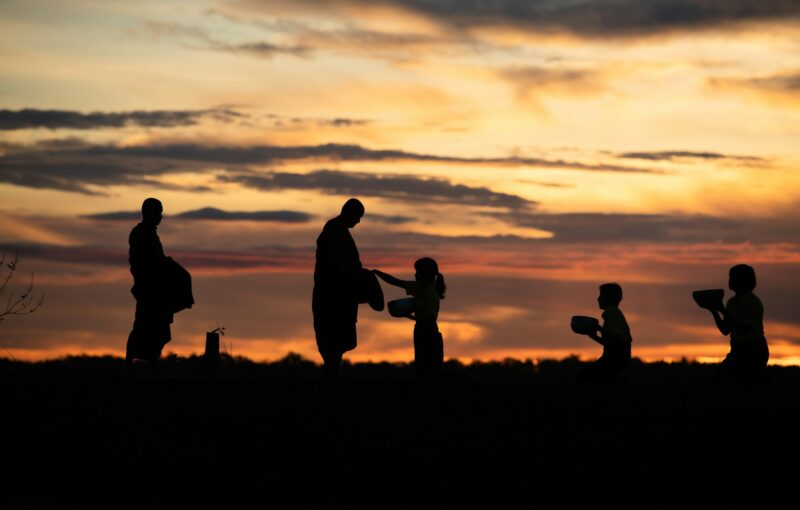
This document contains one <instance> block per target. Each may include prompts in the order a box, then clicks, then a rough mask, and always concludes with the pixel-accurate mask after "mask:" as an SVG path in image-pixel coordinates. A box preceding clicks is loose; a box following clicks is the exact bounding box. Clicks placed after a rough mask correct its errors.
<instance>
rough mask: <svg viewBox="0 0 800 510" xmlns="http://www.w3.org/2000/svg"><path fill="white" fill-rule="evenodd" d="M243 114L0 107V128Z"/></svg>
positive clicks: (227, 118) (167, 122) (178, 121)
mask: <svg viewBox="0 0 800 510" xmlns="http://www.w3.org/2000/svg"><path fill="white" fill-rule="evenodd" d="M243 116H244V115H243V114H241V113H239V112H236V111H234V110H230V109H225V108H211V109H207V110H152V111H144V110H134V111H128V112H92V113H81V112H76V111H70V110H36V109H31V108H26V109H24V110H0V131H9V130H14V129H37V128H42V129H99V128H121V127H125V126H141V127H177V126H191V125H195V124H197V123H198V121H199V120H200V119H201V118H213V119H215V120H218V121H222V122H231V121H234V120H236V119H239V118H241V117H243Z"/></svg>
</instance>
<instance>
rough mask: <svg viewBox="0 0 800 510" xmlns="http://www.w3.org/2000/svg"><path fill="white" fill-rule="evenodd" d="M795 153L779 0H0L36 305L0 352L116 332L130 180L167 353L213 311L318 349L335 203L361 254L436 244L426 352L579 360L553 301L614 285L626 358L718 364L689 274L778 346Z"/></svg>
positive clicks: (796, 276) (561, 307)
mask: <svg viewBox="0 0 800 510" xmlns="http://www.w3.org/2000/svg"><path fill="white" fill-rule="evenodd" d="M798 170H800V1H792V0H761V1H755V0H753V1H739V0H699V1H693V2H690V1H685V0H475V1H469V2H467V1H456V0H344V1H334V0H330V1H323V0H286V1H267V0H264V1H256V0H227V1H226V0H193V1H191V2H190V1H169V0H158V1H155V0H152V1H151V0H140V1H137V2H122V1H112V0H102V1H101V0H97V1H92V0H72V1H69V2H63V1H49V0H37V1H35V2H31V1H29V0H21V1H17V0H5V1H3V2H1V3H0V249H2V250H4V251H5V252H6V255H7V257H8V256H10V255H13V253H14V251H15V250H16V249H19V252H20V264H19V271H18V275H17V279H16V281H15V282H14V284H13V285H12V287H13V290H14V291H16V292H18V291H21V290H24V287H25V284H26V283H27V281H28V278H29V275H30V273H35V285H36V289H37V290H38V291H41V292H43V293H44V295H45V303H44V305H43V306H42V307H41V309H39V310H38V311H37V312H36V313H35V314H33V315H29V316H24V317H11V318H8V319H6V320H5V321H3V322H2V323H0V347H2V352H3V355H4V356H7V355H12V356H14V357H15V358H17V359H42V358H50V357H56V356H60V355H64V354H79V353H88V354H104V353H110V354H115V355H122V354H124V350H125V341H126V339H127V335H128V332H129V331H130V327H131V324H132V321H133V311H134V304H135V303H134V299H133V297H132V295H131V294H130V287H131V284H132V281H131V276H130V273H129V270H128V260H127V250H128V245H127V240H128V233H129V232H130V230H131V228H133V226H135V225H136V223H137V222H138V218H139V214H138V210H139V208H140V206H141V203H142V201H143V200H144V199H145V198H147V197H150V196H154V197H158V198H159V199H160V200H161V201H162V202H163V204H164V209H165V211H164V212H165V218H164V221H163V223H162V224H161V226H160V227H159V235H160V237H161V241H162V243H163V245H164V248H165V251H166V253H167V255H170V256H172V257H174V258H175V259H176V260H177V261H179V262H180V263H182V264H183V265H184V266H185V267H186V268H187V269H189V270H190V271H191V272H192V274H193V277H194V295H195V300H196V302H197V304H196V305H195V307H194V308H193V309H191V310H189V311H186V312H182V313H180V314H179V315H177V316H176V318H175V323H174V324H173V326H172V335H173V340H172V342H171V343H170V344H168V346H167V348H166V351H171V352H175V353H178V354H179V355H188V354H191V353H200V352H202V349H203V346H204V341H205V331H207V330H209V329H213V328H215V327H217V326H222V325H224V326H225V327H226V328H227V332H228V334H229V335H228V337H226V346H227V348H228V349H230V348H231V346H232V349H233V352H234V354H236V355H246V356H248V357H251V358H253V359H257V360H262V359H276V358H280V357H282V356H284V355H285V354H286V353H287V352H289V351H293V352H297V353H300V354H302V355H303V356H306V357H308V358H311V359H314V360H315V361H319V356H318V354H317V353H316V345H315V342H314V333H313V328H312V320H311V289H312V286H313V279H312V273H313V266H314V248H315V240H316V237H317V235H318V234H319V232H320V230H321V228H322V226H323V224H324V222H325V221H326V220H327V219H329V218H331V217H333V216H335V215H336V214H338V212H339V209H340V207H341V205H342V204H343V203H344V201H345V200H346V199H347V198H350V197H351V196H355V197H359V198H360V199H361V200H362V202H363V203H364V204H365V206H366V215H365V217H364V218H363V220H362V222H361V224H360V225H358V226H357V227H356V228H355V229H353V231H352V233H353V237H354V238H355V240H356V243H357V244H358V246H359V249H360V252H361V260H362V262H363V264H364V265H365V266H366V267H368V268H380V269H382V270H385V271H388V272H390V273H392V274H395V275H396V276H398V277H400V278H408V279H412V278H413V272H414V271H413V267H412V265H413V262H414V260H416V259H417V258H419V257H423V256H431V257H434V258H436V259H437V261H438V262H439V266H440V269H441V271H442V273H443V274H444V275H445V277H446V279H447V283H448V287H449V289H448V295H447V298H446V299H445V300H444V301H443V302H442V308H441V313H440V317H439V324H440V328H441V329H442V332H443V335H444V339H445V356H446V357H452V358H459V359H461V360H471V359H483V360H489V359H501V358H504V357H508V356H510V357H515V358H554V357H563V356H566V355H569V354H578V355H580V356H582V357H584V358H590V357H593V356H596V355H598V354H599V352H600V347H599V346H598V345H597V344H595V343H594V342H592V341H591V340H589V339H588V338H586V337H583V336H578V335H575V334H574V333H572V332H571V331H570V329H569V319H570V316H571V315H594V316H599V313H600V310H598V309H597V305H596V297H597V286H598V285H599V284H601V283H604V282H610V281H616V282H618V283H620V284H621V285H622V287H623V289H624V293H625V297H624V300H623V302H622V306H621V308H622V310H623V311H624V312H625V314H626V316H627V318H628V322H629V323H630V326H631V330H632V333H633V338H634V347H633V349H634V350H633V353H634V356H639V357H641V358H644V359H648V360H651V359H675V358H681V357H687V358H699V359H701V360H707V361H714V360H718V359H720V358H721V357H723V356H724V355H725V353H726V352H727V350H728V343H727V342H728V339H727V338H725V337H723V336H722V335H720V334H719V332H718V331H717V330H716V328H715V327H714V323H713V320H712V319H711V316H710V315H709V314H708V312H705V311H703V310H701V309H699V308H698V307H697V306H696V305H695V304H694V302H693V301H692V298H691V291H692V290H695V289H705V288H719V287H723V288H726V287H727V270H728V268H729V267H730V266H731V265H734V264H737V263H748V264H751V265H753V266H754V267H755V269H756V273H757V275H758V279H759V284H758V288H757V289H756V293H757V294H758V295H759V296H760V297H761V299H762V301H763V302H764V305H765V309H766V316H765V327H766V336H767V339H768V341H769V345H770V349H771V353H772V359H771V362H772V363H800V314H798V310H800V209H798V207H797V204H798V198H800V173H799V172H798ZM2 274H5V273H2ZM384 292H385V294H386V297H387V299H395V298H398V297H401V292H400V291H399V290H398V289H396V288H394V287H386V286H385V287H384ZM730 295H731V292H730V291H727V290H726V296H728V297H729V296H730ZM3 304H4V301H3V302H0V306H2V305H3ZM358 328H359V329H358V332H359V333H358V334H359V346H358V349H357V350H355V351H353V352H351V353H349V354H348V355H347V356H346V357H347V358H349V359H351V360H358V361H366V360H374V361H377V360H390V361H399V360H410V359H412V358H413V346H412V330H413V324H412V323H411V322H410V321H407V320H401V319H393V318H391V317H390V316H389V315H388V314H387V313H385V312H384V313H381V314H379V313H376V312H373V311H372V310H370V309H369V308H368V307H366V306H362V307H361V310H360V312H359V323H358Z"/></svg>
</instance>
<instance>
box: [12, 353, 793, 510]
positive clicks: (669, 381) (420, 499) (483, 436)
mask: <svg viewBox="0 0 800 510" xmlns="http://www.w3.org/2000/svg"><path fill="white" fill-rule="evenodd" d="M223 361H224V363H223V366H221V367H220V370H219V371H218V373H217V374H216V375H214V376H211V375H207V374H203V366H202V362H201V360H200V359H197V358H194V359H182V360H180V359H174V358H173V359H168V360H166V363H164V365H163V366H162V375H160V376H151V375H149V374H148V371H147V367H146V366H145V365H137V366H136V367H135V370H134V373H133V374H132V375H130V376H127V375H125V371H124V366H123V363H122V361H121V360H118V359H113V358H69V359H66V360H60V361H56V362H48V363H42V364H25V363H14V362H10V361H0V392H1V394H2V425H1V427H2V428H1V429H0V430H1V431H2V438H3V445H4V446H3V454H2V462H3V464H4V466H5V469H4V471H6V472H7V473H8V474H5V475H3V491H2V500H7V501H6V502H7V503H8V502H10V503H12V505H8V506H7V505H3V506H4V507H6V508H24V507H28V506H30V507H42V508H63V507H83V506H84V505H85V504H86V502H87V501H92V502H100V503H103V504H104V505H105V506H107V507H109V508H118V507H128V506H135V507H138V508H153V507H159V506H165V505H167V504H172V505H173V507H175V508H211V507H213V508H226V507H231V506H235V507H248V508H250V507H258V508H267V507H270V508H292V507H301V508H302V507H331V508H352V507H364V506H366V507H371V508H387V507H401V508H409V507H412V508H413V507H420V508H423V507H424V508H427V507H430V506H431V505H432V504H434V503H435V504H436V506H440V507H475V506H481V507H485V508H494V507H501V508H508V507H516V506H518V504H520V503H522V504H523V506H524V507H530V506H535V505H536V504H538V503H547V505H546V507H547V508H551V507H554V506H556V505H557V506H559V507H561V506H570V504H571V503H575V502H578V501H580V502H584V503H585V502H586V501H587V500H592V499H595V498H597V499H598V500H601V501H603V502H604V505H603V507H604V508H605V507H606V506H608V504H609V503H610V507H612V508H613V507H616V506H637V507H641V508H650V507H652V506H659V505H658V504H659V503H665V502H670V503H672V504H674V503H676V502H677V503H679V504H686V505H688V504H690V503H695V502H697V501H698V500H701V501H706V502H717V503H719V502H722V501H725V502H739V503H741V502H745V501H749V500H761V499H766V500H768V501H771V502H774V503H776V505H777V504H778V501H780V506H781V507H788V508H796V505H797V495H798V486H800V469H799V468H798V465H799V464H800V457H798V452H799V451H800V448H798V442H799V440H800V420H799V419H798V417H799V416H800V368H795V367H792V368H780V367H771V368H770V369H769V370H768V373H769V379H770V381H769V383H765V384H759V385H756V386H749V387H740V386H712V385H710V384H709V379H710V375H711V372H712V371H713V366H708V365H699V364H693V363H677V364H664V363H658V364H642V363H634V366H632V367H631V368H630V369H629V370H628V373H627V374H626V377H627V382H625V383H614V384H585V385H578V384H574V383H572V382H569V381H570V380H571V378H572V377H574V375H575V373H576V372H577V370H579V369H580V363H579V362H577V361H576V360H573V359H568V360H564V361H561V362H542V363H540V364H538V365H533V364H530V363H521V362H514V361H508V362H504V363H494V364H479V365H471V366H468V367H466V368H464V367H462V366H460V365H458V364H455V363H450V366H449V367H448V368H449V371H450V372H449V377H448V378H447V379H446V380H444V381H439V382H418V381H415V380H414V379H413V377H412V371H411V369H410V368H409V367H408V366H402V365H389V364H374V365H370V364H364V365H354V366H347V367H345V369H344V374H343V376H344V379H343V380H340V381H336V382H334V383H330V382H325V381H322V380H320V379H319V369H318V368H317V367H316V366H314V365H313V364H310V363H308V362H305V361H303V360H301V359H299V358H298V357H294V356H290V357H289V358H287V359H285V360H283V361H282V362H279V363H273V364H255V363H250V362H247V361H246V360H236V361H234V360H230V359H227V360H223ZM31 486H33V488H30V487H31ZM2 500H0V503H2V502H3V501H2ZM554 500H555V501H554ZM715 506H716V505H715ZM768 506H773V505H768Z"/></svg>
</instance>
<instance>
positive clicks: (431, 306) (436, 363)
mask: <svg viewBox="0 0 800 510" xmlns="http://www.w3.org/2000/svg"><path fill="white" fill-rule="evenodd" d="M414 269H415V270H416V273H415V275H414V281H413V282H412V281H405V280H400V279H397V278H395V277H394V276H392V275H390V274H387V273H384V272H383V271H378V270H377V269H374V270H373V272H374V273H375V274H376V275H378V277H379V278H380V279H381V280H383V281H385V282H386V283H388V284H390V285H394V286H396V287H400V288H402V289H405V291H406V294H408V295H410V296H412V297H413V298H414V311H413V312H412V313H411V314H409V315H408V318H409V319H413V320H414V321H415V324H414V370H415V371H416V373H417V376H418V377H420V378H422V379H434V378H437V377H439V376H440V375H441V373H442V363H443V362H444V342H443V340H442V334H441V333H440V332H439V325H438V324H437V323H436V319H437V318H438V317H439V301H440V300H442V299H444V293H445V290H446V289H447V286H446V285H445V283H444V276H443V275H442V274H441V273H440V272H439V265H438V264H437V263H436V261H435V260H433V259H432V258H428V257H425V258H421V259H419V260H417V261H416V262H414Z"/></svg>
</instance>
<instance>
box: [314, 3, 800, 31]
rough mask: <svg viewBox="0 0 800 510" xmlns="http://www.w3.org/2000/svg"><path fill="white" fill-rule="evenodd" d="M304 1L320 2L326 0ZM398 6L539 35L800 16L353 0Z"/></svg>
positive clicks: (706, 8)
mask: <svg viewBox="0 0 800 510" xmlns="http://www.w3.org/2000/svg"><path fill="white" fill-rule="evenodd" d="M299 3H304V4H312V5H321V4H323V3H325V2H322V1H321V0H300V2H299ZM346 3H349V4H351V5H355V6H362V5H363V6H366V5H369V6H375V5H384V6H392V7H397V8H400V9H403V10H407V11H410V12H413V13H415V14H418V15H422V16H425V17H427V18H429V19H432V20H435V21H437V22H439V23H440V24H442V25H445V26H448V27H450V28H453V29H456V30H469V29H472V28H477V27H486V26H507V27H515V28H518V29H523V30H528V31H531V33H534V34H537V33H538V34H541V33H545V34H546V33H569V34H574V35H578V36H581V37H621V36H642V35H650V34H661V33H667V32H672V31H686V30H698V29H708V28H724V27H729V26H736V25H738V24H741V23H743V22H758V21H784V20H797V19H798V18H800V2H797V1H795V0H762V1H753V0H584V1H579V2H567V1H560V2H559V1H550V0H471V1H469V2H459V1H454V0H348V1H347V2H346Z"/></svg>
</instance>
